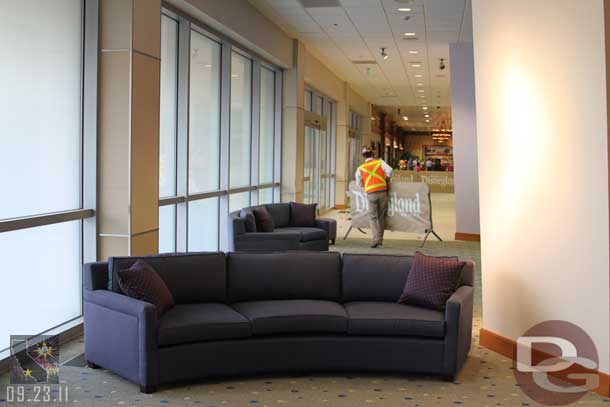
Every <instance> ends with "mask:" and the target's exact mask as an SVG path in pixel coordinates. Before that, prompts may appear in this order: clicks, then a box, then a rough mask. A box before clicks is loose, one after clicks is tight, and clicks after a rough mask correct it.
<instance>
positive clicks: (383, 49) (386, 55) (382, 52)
mask: <svg viewBox="0 0 610 407" xmlns="http://www.w3.org/2000/svg"><path fill="white" fill-rule="evenodd" d="M381 56H382V57H383V59H384V60H386V59H388V58H389V57H390V56H389V55H388V53H387V52H385V48H383V47H382V48H381Z"/></svg>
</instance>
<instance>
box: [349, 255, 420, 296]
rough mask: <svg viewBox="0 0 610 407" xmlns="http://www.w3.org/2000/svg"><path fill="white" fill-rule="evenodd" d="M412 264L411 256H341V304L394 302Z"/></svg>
mask: <svg viewBox="0 0 610 407" xmlns="http://www.w3.org/2000/svg"><path fill="white" fill-rule="evenodd" d="M412 262H413V257H412V256H399V255H382V254H344V255H343V270H342V273H343V301H346V302H348V301H390V302H396V300H397V299H398V298H399V297H400V294H401V293H402V289H403V288H404V286H405V282H406V281H407V275H408V273H409V269H410V268H411V264H412Z"/></svg>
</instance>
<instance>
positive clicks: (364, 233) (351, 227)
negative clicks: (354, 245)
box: [343, 226, 366, 240]
mask: <svg viewBox="0 0 610 407" xmlns="http://www.w3.org/2000/svg"><path fill="white" fill-rule="evenodd" d="M353 228H354V227H353V226H350V227H349V229H347V233H346V234H345V236H343V240H346V239H347V237H348V236H349V232H351V231H352V229H353ZM356 229H358V230H359V231H360V233H362V234H363V235H366V232H365V231H364V230H362V229H360V228H356Z"/></svg>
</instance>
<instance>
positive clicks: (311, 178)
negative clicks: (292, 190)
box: [303, 113, 329, 212]
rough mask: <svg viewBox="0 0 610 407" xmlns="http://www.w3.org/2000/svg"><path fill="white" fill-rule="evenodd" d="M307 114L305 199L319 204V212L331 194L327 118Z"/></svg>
mask: <svg viewBox="0 0 610 407" xmlns="http://www.w3.org/2000/svg"><path fill="white" fill-rule="evenodd" d="M307 116H308V118H307V119H306V120H305V140H304V146H303V201H304V202H305V203H316V204H318V207H317V209H318V212H319V211H320V210H322V209H326V208H327V207H328V205H327V201H328V199H327V195H328V194H329V187H328V184H329V179H328V178H329V177H328V165H327V161H328V153H327V151H328V137H327V132H326V119H324V118H323V117H322V116H318V115H316V114H313V113H308V114H307Z"/></svg>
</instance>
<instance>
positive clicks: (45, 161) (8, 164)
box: [0, 0, 82, 340]
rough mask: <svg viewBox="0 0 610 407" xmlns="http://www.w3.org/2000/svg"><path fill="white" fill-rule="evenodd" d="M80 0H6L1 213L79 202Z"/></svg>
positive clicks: (0, 4) (0, 92)
mask: <svg viewBox="0 0 610 407" xmlns="http://www.w3.org/2000/svg"><path fill="white" fill-rule="evenodd" d="M80 3H81V2H80V1H76V0H57V1H42V0H39V1H19V2H17V1H0V16H2V18H1V20H2V23H0V54H1V55H2V57H1V59H2V61H1V62H0V186H1V188H2V199H0V219H6V218H14V217H21V216H28V215H36V214H42V213H49V212H59V211H65V210H70V209H77V208H79V207H80V168H81V160H80V153H81V71H82V68H81V62H82V35H81V24H82V13H81V4H80ZM2 339H3V340H4V338H2Z"/></svg>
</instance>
